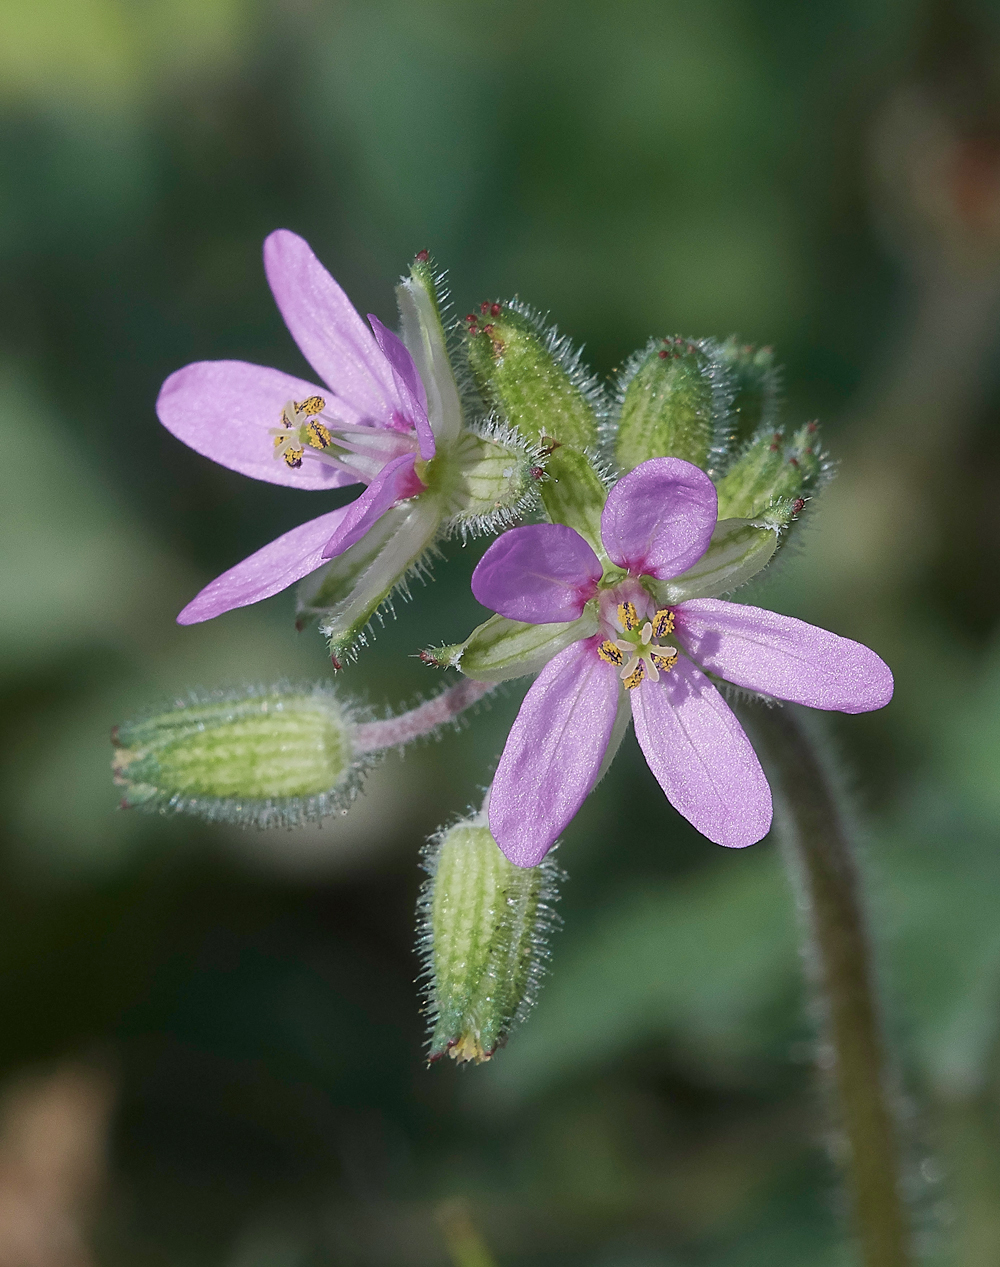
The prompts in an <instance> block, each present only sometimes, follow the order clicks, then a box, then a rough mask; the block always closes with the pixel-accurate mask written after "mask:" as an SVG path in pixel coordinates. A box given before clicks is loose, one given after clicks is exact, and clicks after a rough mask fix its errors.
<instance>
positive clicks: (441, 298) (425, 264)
mask: <svg viewBox="0 0 1000 1267" xmlns="http://www.w3.org/2000/svg"><path fill="white" fill-rule="evenodd" d="M421 255H424V256H425V258H423V259H420V258H418V259H416V260H414V262H413V264H412V265H411V266H410V275H409V277H404V278H401V279H400V283H399V285H398V286H397V287H396V302H397V303H398V305H399V317H400V325H401V330H400V333H401V334H402V338H403V342H404V343H405V344H406V348H407V351H408V352H409V353H410V355H411V356H412V357H413V360H414V363H415V364H416V367H417V372H418V373H419V374H420V377H421V380H422V381H423V384H424V389H425V390H426V392H427V416H428V419H429V421H430V424H431V427H432V429H433V431H434V435H435V437H436V438H437V441H438V444H439V445H442V444H443V445H447V444H449V443H451V442H452V441H454V440H456V439H457V438H458V436H459V434H460V432H461V430H462V402H461V396H460V393H459V390H458V384H457V383H456V381H455V374H454V371H453V370H452V363H451V357H450V356H449V352H448V337H447V335H446V333H445V325H444V319H443V310H444V308H445V307H446V305H447V289H446V285H445V274H444V273H443V272H436V271H435V269H434V265H433V263H432V262H431V260H430V259H429V258H426V255H425V253H424V252H421Z"/></svg>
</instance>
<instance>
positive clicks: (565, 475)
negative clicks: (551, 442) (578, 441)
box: [541, 445, 611, 566]
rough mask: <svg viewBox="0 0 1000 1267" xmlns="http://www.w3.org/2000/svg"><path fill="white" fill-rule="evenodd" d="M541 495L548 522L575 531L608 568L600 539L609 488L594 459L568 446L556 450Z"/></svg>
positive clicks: (550, 461) (550, 458)
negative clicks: (562, 525)
mask: <svg viewBox="0 0 1000 1267" xmlns="http://www.w3.org/2000/svg"><path fill="white" fill-rule="evenodd" d="M541 496H542V504H543V506H544V507H545V514H546V517H547V518H548V520H549V522H550V523H554V524H566V526H567V527H569V528H573V529H575V531H576V532H578V533H579V534H580V536H581V537H583V539H584V540H585V541H586V542H587V544H588V545H589V546H590V547H591V549H592V550H593V551H594V553H595V554H596V555H597V557H598V558H599V559H600V560H601V562H602V563H603V564H605V565H606V566H607V565H609V564H610V562H611V561H610V559H609V558H608V555H607V552H606V550H605V549H604V542H603V541H602V539H601V512H602V511H603V510H604V503H605V502H606V501H607V500H608V489H607V486H606V485H605V482H604V480H603V478H602V477H601V474H600V472H599V471H598V469H597V467H596V466H595V465H594V463H593V462H592V461H591V459H590V458H589V457H588V456H587V455H586V454H584V453H581V452H580V451H579V450H578V449H571V448H569V447H568V446H567V445H559V446H558V447H557V448H555V449H553V450H552V452H551V453H550V454H549V456H548V460H547V462H546V466H545V478H544V479H543V480H542V485H541Z"/></svg>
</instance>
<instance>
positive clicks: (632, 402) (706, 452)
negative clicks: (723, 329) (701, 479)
mask: <svg viewBox="0 0 1000 1267" xmlns="http://www.w3.org/2000/svg"><path fill="white" fill-rule="evenodd" d="M713 351H714V345H713V344H710V343H708V342H700V341H692V340H688V339H681V338H669V339H655V340H652V341H651V342H650V343H649V344H648V345H647V346H646V348H644V349H643V351H641V352H639V353H637V355H636V356H635V357H634V358H633V360H632V361H631V363H630V364H629V366H628V368H627V369H626V370H625V373H624V375H623V378H622V386H621V407H620V412H619V416H618V434H617V436H616V439H615V459H616V461H617V463H618V465H619V466H620V467H621V469H622V471H624V472H628V471H631V470H632V469H633V468H634V467H636V466H638V465H639V464H640V463H641V462H645V461H647V460H648V459H649V458H660V457H675V458H683V459H684V461H685V462H693V463H694V465H695V466H700V467H701V468H702V469H703V470H705V469H707V468H708V466H709V465H710V458H711V455H712V453H713V450H714V449H715V448H716V447H717V445H718V444H719V443H720V442H721V441H722V439H723V438H724V436H723V431H724V427H725V419H726V411H727V408H728V405H729V394H728V378H727V375H726V372H725V370H724V369H723V367H722V366H721V365H720V363H719V362H718V361H717V360H716V358H715V357H714V356H713V355H712V353H713Z"/></svg>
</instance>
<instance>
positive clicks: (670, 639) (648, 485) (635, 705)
mask: <svg viewBox="0 0 1000 1267" xmlns="http://www.w3.org/2000/svg"><path fill="white" fill-rule="evenodd" d="M717 504H718V503H717V496H716V490H715V486H714V484H713V483H712V481H711V480H710V479H709V478H708V476H707V475H706V474H705V473H704V472H703V471H701V470H699V468H698V467H696V466H692V465H691V463H689V462H684V461H681V460H680V459H679V458H654V459H652V460H651V461H648V462H643V463H642V464H641V465H640V466H638V467H636V469H635V470H634V471H632V472H631V473H630V474H628V475H626V476H625V477H624V478H623V479H621V480H619V481H618V483H617V484H616V485H615V486H614V488H612V490H611V492H610V494H609V495H608V499H607V503H606V505H605V507H604V511H603V514H602V516H601V537H602V541H603V545H604V549H605V550H606V552H607V558H608V560H609V563H608V564H606V565H604V566H602V563H601V561H600V559H598V557H597V555H596V554H595V552H594V550H593V549H592V548H591V547H590V545H588V544H587V542H586V541H585V540H584V539H583V537H581V536H580V535H579V534H578V533H576V532H575V531H574V530H573V529H572V528H568V527H565V526H563V525H561V524H538V525H533V526H530V527H524V528H515V529H513V530H512V531H510V532H507V533H505V534H504V535H503V536H502V537H500V538H499V540H497V541H495V542H494V543H493V545H492V546H490V548H489V549H488V550H487V551H486V553H485V555H484V556H483V558H482V561H481V562H480V564H479V566H478V567H477V568H476V570H475V572H474V574H473V577H472V589H473V593H474V594H475V595H476V598H478V599H479V601H480V602H481V603H482V604H483V605H484V606H486V607H489V608H492V610H493V611H495V612H498V613H499V614H500V615H501V616H505V617H507V618H508V619H510V620H514V621H523V622H526V623H528V624H533V625H541V624H552V625H553V640H554V642H557V641H558V633H559V628H560V626H562V625H563V622H567V623H568V622H572V621H580V622H581V625H580V634H581V636H580V637H579V638H578V639H577V640H576V641H575V642H573V643H571V645H569V646H564V649H562V650H559V651H558V653H557V654H555V655H554V656H553V657H552V658H551V659H550V660H549V662H548V663H547V664H546V665H545V667H544V668H543V669H542V671H541V673H540V674H539V676H538V678H537V680H536V681H535V682H534V684H533V685H532V687H531V689H530V690H529V691H528V694H527V695H526V696H525V699H524V703H523V704H522V705H521V710H520V712H519V713H518V716H517V719H516V721H515V722H514V725H513V727H512V728H511V732H510V736H509V738H508V740H507V744H506V746H505V748H504V751H503V755H502V757H501V758H500V764H499V766H498V768H497V772H496V778H495V779H494V782H493V790H492V793H491V795H490V802H489V818H490V828H491V830H492V832H493V835H494V837H495V838H496V841H497V843H498V844H499V845H500V848H501V849H502V850H503V851H504V853H505V854H506V855H507V857H508V858H510V860H511V861H512V862H514V863H516V864H518V865H519V866H523V867H530V866H534V865H535V864H536V863H538V862H539V861H540V860H541V859H542V858H543V857H544V856H545V854H546V852H547V851H548V850H549V849H550V848H551V846H552V844H553V842H554V841H555V839H556V837H557V836H558V835H559V833H560V832H561V831H562V830H563V828H564V827H565V826H566V824H567V823H569V821H570V820H571V819H572V818H573V816H574V814H576V812H577V810H578V809H579V808H580V806H581V804H582V803H583V801H584V799H585V798H586V796H587V795H588V793H589V792H590V791H591V789H592V788H593V787H594V785H595V784H596V782H597V781H598V779H599V778H600V776H601V774H602V773H603V769H604V767H605V766H606V764H607V762H608V760H609V759H610V757H611V756H612V755H613V754H614V752H615V750H616V748H617V745H618V743H619V742H620V740H621V737H622V735H623V734H624V731H625V729H626V727H627V725H628V720H629V716H630V715H631V718H632V719H633V720H634V722H635V733H636V738H637V739H638V741H639V746H640V747H641V748H642V751H643V754H644V756H645V758H646V761H647V762H648V764H649V767H650V769H651V770H652V772H653V774H654V775H655V776H656V779H657V782H658V783H659V784H660V786H661V787H662V789H663V791H664V793H665V794H666V796H667V799H668V800H669V801H670V802H671V804H672V805H673V806H674V807H675V808H676V809H677V810H679V812H680V813H681V814H683V815H684V817H685V818H686V819H688V821H689V822H691V823H693V824H694V826H695V827H697V828H698V830H699V831H700V832H702V834H703V835H705V836H707V837H708V838H709V840H712V841H715V842H716V843H717V844H720V845H727V846H729V847H731V848H742V847H743V846H745V845H752V844H753V843H754V842H755V841H758V840H760V839H761V838H762V837H763V836H764V835H766V833H767V831H768V829H769V828H770V825H771V792H770V788H769V787H768V784H767V780H766V779H765V777H764V773H763V771H762V770H761V767H760V762H759V761H758V760H757V756H756V754H755V752H754V750H753V748H752V746H751V744H750V741H749V740H748V739H747V737H746V735H745V734H744V732H743V728H742V727H741V726H740V724H739V722H738V721H737V720H736V717H735V716H734V715H733V712H732V710H731V709H730V708H729V706H728V704H727V703H726V702H725V700H724V699H723V698H722V696H721V695H720V694H719V692H718V690H716V688H715V687H714V686H713V685H712V682H711V681H710V680H709V677H708V676H706V675H707V674H711V675H712V676H713V677H716V678H719V679H721V680H723V681H724V682H729V683H732V684H733V685H734V686H738V687H744V688H746V689H748V690H752V691H757V692H759V693H760V694H762V695H767V696H771V697H773V698H776V699H782V700H794V701H796V702H797V703H800V704H808V705H811V706H812V707H813V708H823V709H837V710H839V711H841V712H845V713H861V712H867V711H869V710H870V709H875V708H882V707H883V706H884V705H885V704H887V703H888V702H889V699H890V698H891V696H892V685H893V684H892V674H891V673H890V671H889V669H888V667H887V666H886V665H885V664H884V663H883V661H882V660H881V659H879V657H878V656H877V655H876V654H875V653H874V652H873V651H870V650H869V649H868V648H867V647H864V646H862V645H861V644H860V643H857V642H852V641H850V640H849V639H847V638H840V637H838V636H837V635H836V634H832V633H828V632H827V631H826V630H824V629H817V628H816V627H815V626H813V625H807V624H805V623H804V622H803V621H801V620H794V619H792V618H791V617H789V616H779V615H777V614H776V613H774V612H768V611H764V610H762V609H761V608H758V607H747V606H743V605H742V604H738V603H730V602H722V601H720V600H718V599H715V598H696V599H693V600H690V601H684V602H680V603H676V604H674V605H667V604H665V603H662V602H660V601H658V600H657V597H656V593H657V588H658V585H659V584H660V583H662V582H665V581H671V580H673V579H675V578H678V577H679V576H680V575H681V574H682V573H684V572H685V571H687V569H690V568H692V567H693V565H695V564H696V563H697V562H698V560H699V559H701V558H702V556H703V555H704V554H705V551H706V550H707V549H708V545H709V542H710V540H711V538H712V533H713V531H714V530H715V528H716V514H717Z"/></svg>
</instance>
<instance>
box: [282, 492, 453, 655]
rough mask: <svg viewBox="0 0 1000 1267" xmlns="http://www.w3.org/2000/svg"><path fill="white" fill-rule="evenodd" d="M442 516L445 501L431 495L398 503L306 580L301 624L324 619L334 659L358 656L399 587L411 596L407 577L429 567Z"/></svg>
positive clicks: (300, 607)
mask: <svg viewBox="0 0 1000 1267" xmlns="http://www.w3.org/2000/svg"><path fill="white" fill-rule="evenodd" d="M441 518H442V505H441V502H440V499H439V498H437V497H434V496H429V495H427V494H424V495H422V496H420V497H415V498H413V499H412V500H411V501H406V502H401V503H400V504H399V505H398V506H393V507H392V509H391V510H389V511H387V512H386V514H384V515H383V516H382V518H381V519H380V520H379V521H378V522H377V523H376V524H375V525H374V527H373V528H372V529H371V530H370V531H369V532H368V533H366V534H365V536H364V537H362V539H361V540H360V541H359V542H357V544H356V545H353V546H351V547H350V549H349V550H345V551H344V553H343V554H342V555H339V556H338V557H337V558H335V559H331V560H330V562H329V563H327V564H325V565H324V566H323V567H321V568H318V569H317V570H316V571H315V572H312V573H310V575H309V576H307V577H306V578H305V579H304V580H303V581H301V582H300V584H299V590H298V612H297V618H296V623H297V625H298V627H299V628H303V627H304V626H305V625H306V624H307V623H308V622H309V621H310V620H317V619H318V620H319V622H320V630H321V631H322V633H323V634H324V636H325V637H326V638H327V639H328V641H329V645H330V655H331V656H332V657H333V658H334V660H336V661H338V662H340V661H342V660H344V659H345V658H350V657H352V656H353V655H354V654H355V653H356V650H357V648H358V646H359V645H362V644H363V643H364V642H365V641H367V634H366V632H365V630H366V627H367V626H368V625H369V622H370V621H371V618H372V616H374V615H375V614H376V613H377V612H378V611H379V609H380V608H381V607H382V605H383V604H385V603H386V601H387V600H388V599H389V597H390V595H391V594H392V593H393V591H394V590H397V589H398V590H399V591H400V592H401V593H402V594H403V596H404V597H406V596H407V590H406V582H407V579H408V578H409V577H411V576H413V575H415V574H417V573H419V572H420V571H421V570H426V567H427V561H428V551H429V549H430V547H431V545H432V543H433V541H434V538H435V537H436V536H437V533H438V531H439V529H440V526H441Z"/></svg>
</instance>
